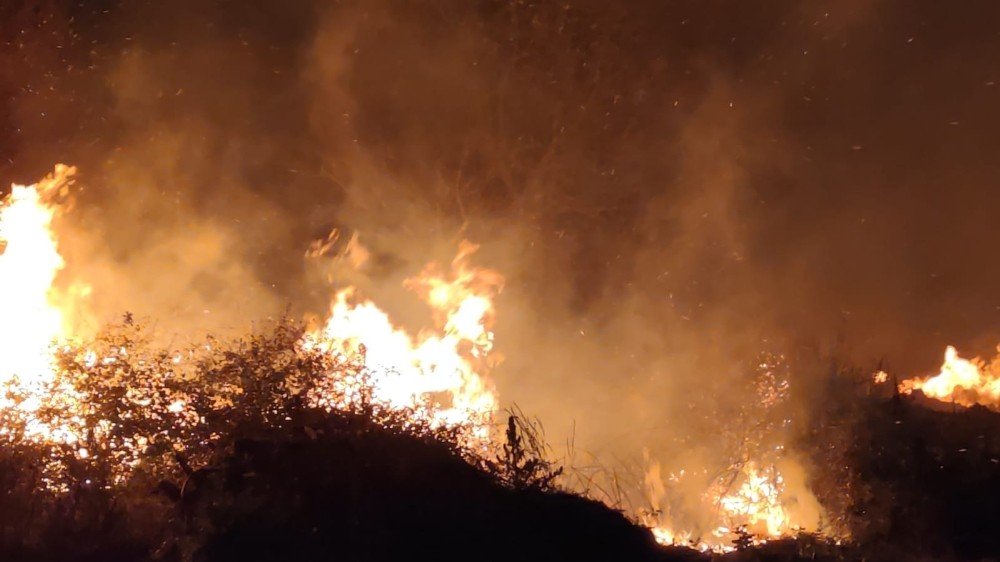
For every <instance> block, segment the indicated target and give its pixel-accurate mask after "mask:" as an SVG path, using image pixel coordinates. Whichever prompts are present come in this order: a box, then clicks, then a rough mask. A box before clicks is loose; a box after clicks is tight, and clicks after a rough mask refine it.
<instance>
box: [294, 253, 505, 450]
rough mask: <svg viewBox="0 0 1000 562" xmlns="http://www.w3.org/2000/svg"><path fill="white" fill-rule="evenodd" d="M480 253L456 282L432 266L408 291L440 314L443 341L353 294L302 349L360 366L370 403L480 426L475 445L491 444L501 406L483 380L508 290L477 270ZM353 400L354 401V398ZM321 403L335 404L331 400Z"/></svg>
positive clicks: (460, 261)
mask: <svg viewBox="0 0 1000 562" xmlns="http://www.w3.org/2000/svg"><path fill="white" fill-rule="evenodd" d="M476 249H477V246H475V245H474V244H471V243H468V242H464V243H463V244H462V246H461V248H460V250H459V253H458V256H457V257H456V258H455V260H454V261H453V262H452V268H451V273H450V275H445V274H442V273H440V272H439V271H438V268H437V267H436V266H434V265H431V266H429V267H428V268H426V269H425V270H424V272H423V273H422V274H421V275H420V276H419V277H416V278H413V279H409V280H407V281H406V286H407V287H408V288H410V289H411V290H413V291H415V292H416V293H418V294H419V295H420V296H421V297H422V298H423V300H424V301H426V302H427V304H428V305H430V307H431V309H432V310H433V312H434V314H435V319H436V323H437V327H438V329H439V330H440V331H439V332H437V333H424V334H420V335H418V336H413V335H411V334H409V333H408V332H406V331H405V330H403V329H402V328H400V327H398V326H396V325H395V324H393V322H392V321H391V320H390V318H389V316H388V314H386V313H385V312H383V311H382V310H381V309H380V308H379V307H378V306H376V305H375V303H373V302H371V301H369V300H359V299H356V298H355V293H356V291H355V290H354V289H353V288H348V289H345V290H342V291H340V292H338V293H337V295H336V297H335V298H334V301H333V303H332V305H331V309H330V316H329V318H328V319H327V321H326V323H325V325H324V326H323V327H322V328H321V329H319V330H317V331H314V332H312V333H310V334H308V335H307V337H306V339H305V340H304V342H303V345H305V346H307V347H309V348H313V349H315V348H319V349H322V350H325V351H327V352H329V353H334V354H338V355H340V356H341V357H342V358H343V359H344V361H345V362H355V363H358V362H360V363H362V364H363V366H364V369H365V370H366V372H367V374H368V376H369V380H368V381H367V382H368V384H369V385H370V391H371V398H372V399H373V400H375V401H377V402H379V403H381V404H383V405H385V406H388V407H390V408H394V409H413V410H414V412H415V415H418V416H422V417H424V418H426V420H427V421H430V422H431V423H432V424H433V425H435V426H448V427H456V426H470V427H471V426H478V429H476V431H475V440H476V441H477V442H478V443H479V444H481V445H485V444H486V443H488V440H489V429H488V428H487V427H486V422H488V421H489V418H490V416H491V415H492V414H493V412H494V411H496V409H497V406H498V402H497V397H496V393H495V392H494V390H493V387H492V385H491V383H490V382H489V381H488V380H487V379H486V377H485V376H483V375H482V374H481V373H482V371H483V370H484V369H485V368H486V367H487V364H486V357H487V355H488V354H489V353H490V351H491V350H492V349H493V332H492V331H490V329H489V326H490V324H491V323H492V320H493V313H494V310H493V298H494V296H495V295H496V294H497V293H498V292H499V291H500V289H501V287H502V285H503V279H502V277H501V276H500V275H499V274H497V273H496V272H494V271H491V270H487V269H478V268H472V267H470V266H469V265H468V258H469V256H470V255H471V254H472V253H473V252H475V251H476ZM348 396H350V395H348ZM316 403H317V404H318V405H322V406H325V407H330V408H333V407H338V406H343V405H342V404H329V403H327V402H326V397H325V396H317V397H316Z"/></svg>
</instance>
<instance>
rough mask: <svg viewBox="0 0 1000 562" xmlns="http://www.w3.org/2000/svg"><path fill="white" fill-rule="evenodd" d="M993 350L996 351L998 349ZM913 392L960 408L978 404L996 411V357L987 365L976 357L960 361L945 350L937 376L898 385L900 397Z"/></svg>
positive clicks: (999, 401) (999, 388) (999, 391)
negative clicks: (918, 391)
mask: <svg viewBox="0 0 1000 562" xmlns="http://www.w3.org/2000/svg"><path fill="white" fill-rule="evenodd" d="M997 349H998V351H1000V346H998V348H997ZM914 390H920V391H921V392H923V393H924V394H925V395H927V396H928V397H930V398H934V399H937V400H941V401H944V402H953V403H955V404H959V405H961V406H973V405H975V404H981V405H983V406H986V407H988V408H992V409H994V410H1000V354H998V355H997V356H996V357H994V358H993V360H992V361H990V362H989V363H987V362H986V361H984V360H982V359H979V358H978V357H977V358H973V359H962V358H961V357H959V356H958V351H957V350H956V349H955V348H954V347H952V346H948V348H947V349H946V350H945V354H944V364H943V365H941V372H940V373H938V374H937V375H934V376H931V377H924V378H914V379H909V380H905V381H903V382H902V383H900V384H899V391H900V392H902V393H904V394H910V393H912V392H913V391H914Z"/></svg>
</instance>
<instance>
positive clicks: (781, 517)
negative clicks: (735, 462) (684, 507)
mask: <svg viewBox="0 0 1000 562" xmlns="http://www.w3.org/2000/svg"><path fill="white" fill-rule="evenodd" d="M660 472H661V468H660V465H659V464H658V463H653V465H652V466H651V467H650V469H649V470H648V471H647V474H646V486H647V489H648V492H649V495H650V499H651V500H652V505H653V508H654V511H653V512H652V513H648V514H646V515H645V517H643V523H645V524H646V525H647V526H648V527H649V528H650V530H651V531H652V533H653V537H654V538H655V539H656V540H657V542H659V543H660V544H665V545H683V546H692V547H695V548H697V549H699V550H702V551H713V552H729V551H732V550H733V549H734V548H735V547H734V546H733V541H734V539H736V538H737V536H738V532H742V533H745V534H746V535H748V536H750V537H752V539H751V540H752V542H753V543H754V544H762V543H764V542H767V540H768V539H771V538H778V537H781V536H786V535H789V534H792V533H794V532H795V531H797V530H799V529H801V528H803V527H804V525H803V524H802V522H798V521H795V520H794V517H793V515H792V514H791V513H790V512H789V511H788V510H787V509H786V507H785V505H784V504H785V502H786V501H787V498H786V497H785V495H786V494H785V492H786V489H785V480H784V478H783V477H782V475H781V473H780V472H778V470H777V468H776V467H773V466H769V467H759V466H757V464H755V463H753V462H748V463H746V464H745V465H744V466H743V467H742V468H741V469H740V470H739V471H738V472H737V474H736V475H735V478H728V477H727V478H725V479H724V480H721V479H720V480H719V481H717V482H716V483H715V484H714V485H712V486H710V488H709V490H708V492H706V493H705V494H704V495H703V496H702V504H703V512H704V513H714V514H715V515H714V516H713V518H712V520H713V523H712V526H711V527H710V528H711V530H710V531H709V532H708V533H702V534H698V533H696V532H695V531H693V530H679V529H678V528H677V527H676V526H675V525H674V524H672V523H671V522H670V520H669V519H670V517H669V514H668V513H664V512H663V509H662V506H661V505H660V503H661V501H660V499H659V498H662V497H663V496H664V495H665V492H666V490H665V487H664V485H663V480H662V479H661V474H660ZM682 478H683V474H680V475H677V474H671V475H670V478H669V481H670V482H672V483H678V482H679V481H680V480H681V479H682ZM705 535H708V536H705Z"/></svg>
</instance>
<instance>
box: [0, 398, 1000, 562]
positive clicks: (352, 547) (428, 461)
mask: <svg viewBox="0 0 1000 562" xmlns="http://www.w3.org/2000/svg"><path fill="white" fill-rule="evenodd" d="M854 412H855V415H856V416H857V417H856V418H855V420H854V427H853V430H852V432H851V433H852V435H853V436H854V437H853V444H852V445H851V447H850V448H849V450H848V451H847V454H848V455H849V456H850V458H851V459H852V462H853V463H854V464H853V466H852V468H851V473H850V480H849V482H848V483H847V485H848V487H849V488H850V494H851V496H850V497H851V505H850V510H851V514H850V516H851V517H849V518H848V521H849V524H850V525H853V528H852V532H853V533H854V536H855V538H856V539H857V540H858V542H857V544H851V545H842V546H837V545H834V544H831V543H829V542H827V541H824V540H823V539H821V538H818V537H813V536H802V537H799V538H798V539H795V540H791V539H789V540H784V541H777V542H773V543H770V544H767V545H764V546H761V547H750V548H747V549H745V550H743V551H741V552H736V553H732V554H729V555H726V556H723V557H721V559H723V560H733V561H740V560H760V561H764V560H776V561H777V560H789V561H790V560H861V559H865V560H906V559H914V560H916V559H928V558H930V559H958V560H979V559H996V558H997V556H998V555H1000V547H998V544H997V538H996V537H998V536H1000V503H998V502H997V500H998V499H1000V497H998V496H1000V494H998V492H1000V464H998V457H997V439H996V438H995V433H996V428H997V427H998V425H1000V422H998V420H1000V416H998V415H997V414H995V413H993V412H990V411H987V410H985V409H982V408H973V409H969V410H955V411H952V410H951V409H950V408H945V411H939V410H935V409H932V408H928V407H926V406H925V405H921V404H919V403H918V401H916V400H913V399H908V398H891V399H888V400H886V399H882V398H878V399H876V398H873V399H871V400H870V401H868V402H864V403H863V404H862V405H861V406H859V407H857V408H856V409H855V410H854ZM18 460H19V459H18V458H15V457H11V456H7V457H5V459H4V464H3V465H2V468H3V472H2V473H0V476H2V477H3V479H4V483H5V492H6V494H7V498H6V499H7V500H8V501H5V502H4V503H3V504H0V516H2V521H0V523H3V527H2V529H3V534H2V543H0V549H2V550H0V558H2V559H3V560H11V561H18V560H25V561H27V560H32V561H33V560H81V561H83V560H86V561H95V562H96V561H101V562H115V561H122V562H125V561H128V562H135V561H144V560H155V559H159V560H168V561H172V560H180V559H181V558H183V557H184V556H185V555H188V556H191V557H193V559H194V560H198V561H203V562H229V561H237V560H239V561H242V562H246V561H256V560H260V561H265V560H283V561H289V562H294V561H310V562H312V561H316V560H373V561H380V560H424V559H433V560H438V561H448V560H470V559H475V560H546V561H552V560H663V561H667V560H708V559H710V558H711V556H709V555H703V554H700V553H698V552H696V551H694V550H691V549H684V548H662V547H659V546H657V545H656V544H655V543H654V541H653V539H652V537H651V535H650V534H649V532H648V531H646V530H645V529H643V528H641V527H638V526H636V525H634V524H633V523H631V522H630V521H629V520H628V519H627V518H626V517H625V516H624V515H622V514H621V513H619V512H617V511H614V510H612V509H609V508H607V507H605V506H604V505H601V504H599V503H597V502H594V501H591V500H588V499H585V498H581V497H578V496H574V495H572V494H568V493H563V492H559V491H553V490H551V489H546V488H545V486H544V485H542V484H539V483H538V482H539V481H535V482H534V483H533V482H532V481H531V480H530V479H527V480H525V481H524V482H522V483H521V484H520V485H518V486H511V485H510V482H511V479H510V478H509V476H510V474H505V473H504V471H509V470H511V467H510V466H506V467H505V466H503V465H502V464H492V465H486V464H482V463H479V464H478V465H474V464H470V463H469V462H468V461H467V460H466V459H463V458H462V457H461V454H460V451H459V450H458V449H457V448H456V447H455V446H454V445H453V444H452V443H449V442H448V441H447V439H442V438H441V437H440V436H435V435H429V434H413V433H409V432H408V431H405V430H399V429H393V428H391V427H384V426H380V425H376V424H372V423H371V422H370V420H365V419H362V418H361V417H359V416H357V415H355V414H335V415H318V414H316V413H315V412H313V413H311V414H309V415H307V416H305V417H303V418H301V419H296V420H294V423H291V424H290V425H289V426H288V427H285V428H281V429H276V428H269V429H267V430H261V429H257V430H253V431H247V432H246V433H245V434H244V435H243V436H241V437H239V438H238V439H235V440H233V441H232V446H231V447H230V449H229V450H228V451H226V452H225V453H224V454H220V455H219V456H218V457H217V459H216V461H214V462H213V463H212V464H211V465H209V466H207V467H205V468H202V469H199V470H194V471H191V472H190V473H188V474H186V476H184V477H183V478H182V479H181V480H179V481H177V482H169V481H161V482H159V483H158V484H156V485H154V483H153V482H147V483H145V484H140V485H135V486H132V487H131V488H129V489H128V490H125V491H122V492H119V493H118V494H119V495H117V496H116V495H109V494H107V493H103V492H100V491H99V490H94V489H88V488H86V487H85V486H81V487H78V488H76V489H75V490H74V491H73V492H72V493H71V494H70V495H69V496H68V498H63V499H62V500H60V501H58V502H56V503H53V504H45V503H44V502H43V501H42V500H40V499H37V497H36V499H35V500H26V499H25V498H26V497H29V496H30V497H35V496H37V494H35V495H34V496H32V495H30V494H29V495H28V496H24V497H21V496H18V493H19V492H18V488H17V485H16V483H17V478H18V476H19V475H23V474H24V473H25V472H26V471H30V470H32V465H31V464H30V463H27V464H25V463H21V464H18ZM21 460H23V459H21ZM522 465H523V463H522ZM515 470H516V467H515ZM32 502H34V503H32ZM32 518H33V519H34V521H33V522H31V526H32V528H33V529H34V530H33V531H32V532H30V533H25V532H24V531H23V529H24V527H23V525H22V526H21V527H18V524H23V523H24V522H25V521H26V520H30V519H32ZM18 529H22V530H21V531H19V530H18ZM716 558H717V559H719V558H720V557H716Z"/></svg>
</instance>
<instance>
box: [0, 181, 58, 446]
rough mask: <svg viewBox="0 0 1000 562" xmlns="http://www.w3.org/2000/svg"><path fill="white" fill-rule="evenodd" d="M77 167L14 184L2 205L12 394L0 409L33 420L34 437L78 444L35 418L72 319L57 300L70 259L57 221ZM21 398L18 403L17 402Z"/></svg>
mask: <svg viewBox="0 0 1000 562" xmlns="http://www.w3.org/2000/svg"><path fill="white" fill-rule="evenodd" d="M75 172H76V168H74V167H71V166H65V165H62V164H58V165H56V167H55V171H54V172H53V173H52V174H50V175H48V176H46V177H45V178H44V179H42V180H41V181H39V182H38V183H36V184H34V185H17V184H15V185H13V186H11V193H10V195H9V196H8V197H7V198H6V199H5V200H4V201H3V204H2V206H0V240H2V241H3V244H4V246H3V253H2V254H0V309H2V310H3V319H2V321H0V385H2V386H3V387H4V388H5V389H6V390H7V392H5V393H4V396H3V397H2V398H0V409H3V410H6V409H10V408H14V409H17V410H19V411H20V412H21V413H22V414H24V415H25V416H26V417H28V418H29V420H28V422H27V428H28V433H29V435H31V436H34V437H42V436H44V437H45V438H47V439H61V440H72V436H71V435H69V434H67V433H66V432H62V431H58V430H55V429H53V428H49V427H44V426H43V425H42V424H39V423H37V422H33V421H31V420H30V418H31V412H34V411H36V410H37V409H38V408H39V407H41V405H42V402H43V399H45V398H46V396H45V394H44V391H43V386H44V385H45V384H46V383H48V382H50V381H51V380H52V378H53V376H54V369H55V366H54V361H55V355H54V349H55V348H54V345H55V343H56V342H58V341H61V340H64V339H65V338H66V337H67V335H68V333H67V331H66V328H65V327H66V324H67V321H68V319H67V318H66V317H65V316H66V315H65V314H64V313H63V311H62V310H61V309H60V307H59V306H58V304H56V302H55V298H54V297H55V295H54V289H53V283H54V281H55V279H56V275H57V274H58V273H59V272H60V270H62V268H63V266H64V261H63V258H62V256H61V255H60V253H59V245H58V242H57V239H56V235H55V234H54V232H53V230H52V223H53V220H54V219H55V218H56V217H57V216H58V214H59V212H60V207H59V201H60V199H63V198H65V197H66V195H67V190H68V188H69V187H70V186H71V185H72V183H73V180H72V176H73V174H74V173H75ZM11 395H16V396H18V397H19V398H18V399H17V400H15V399H13V398H11Z"/></svg>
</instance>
